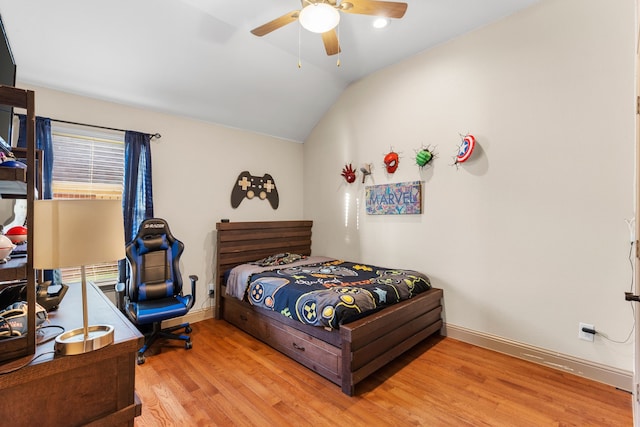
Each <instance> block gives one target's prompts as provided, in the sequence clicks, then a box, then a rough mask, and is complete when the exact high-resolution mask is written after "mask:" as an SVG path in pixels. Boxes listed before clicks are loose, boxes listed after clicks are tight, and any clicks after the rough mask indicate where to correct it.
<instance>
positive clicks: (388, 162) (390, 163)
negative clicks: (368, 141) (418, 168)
mask: <svg viewBox="0 0 640 427" xmlns="http://www.w3.org/2000/svg"><path fill="white" fill-rule="evenodd" d="M399 163H400V157H399V156H398V153H396V152H395V151H393V150H391V151H390V152H388V153H387V155H386V156H384V166H385V168H387V173H394V172H395V171H396V169H398V164H399Z"/></svg>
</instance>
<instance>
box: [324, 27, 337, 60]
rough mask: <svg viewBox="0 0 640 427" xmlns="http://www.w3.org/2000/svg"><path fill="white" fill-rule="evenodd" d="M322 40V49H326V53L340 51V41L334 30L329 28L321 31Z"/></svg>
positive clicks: (332, 53) (331, 53) (333, 53)
mask: <svg viewBox="0 0 640 427" xmlns="http://www.w3.org/2000/svg"><path fill="white" fill-rule="evenodd" d="M322 42H323V43H324V50H326V51H327V55H329V56H331V55H335V54H336V53H340V43H339V42H338V34H336V30H335V29H333V30H330V31H327V32H325V33H322Z"/></svg>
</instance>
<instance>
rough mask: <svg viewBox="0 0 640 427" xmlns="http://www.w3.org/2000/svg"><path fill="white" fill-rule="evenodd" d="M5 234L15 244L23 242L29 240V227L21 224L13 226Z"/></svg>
mask: <svg viewBox="0 0 640 427" xmlns="http://www.w3.org/2000/svg"><path fill="white" fill-rule="evenodd" d="M5 236H7V237H8V238H9V240H11V243H13V244H18V243H23V242H25V241H26V240H27V227H23V226H21V225H16V226H15V227H11V228H10V229H9V230H8V231H7V232H6V233H5Z"/></svg>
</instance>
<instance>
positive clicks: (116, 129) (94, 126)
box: [51, 119, 162, 139]
mask: <svg viewBox="0 0 640 427" xmlns="http://www.w3.org/2000/svg"><path fill="white" fill-rule="evenodd" d="M51 121H52V122H58V123H66V124H69V125H79V126H89V127H92V128H98V129H106V130H115V131H117V132H126V130H125V129H118V128H110V127H107V126H98V125H88V124H86V123H79V122H70V121H67V120H59V119H51ZM147 135H151V139H153V138H157V139H160V138H162V135H160V134H159V133H157V132H156V133H148V134H147Z"/></svg>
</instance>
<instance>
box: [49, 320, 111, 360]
mask: <svg viewBox="0 0 640 427" xmlns="http://www.w3.org/2000/svg"><path fill="white" fill-rule="evenodd" d="M87 331H88V336H87V337H86V338H85V336H84V328H78V329H73V330H71V331H68V332H65V333H63V334H60V335H58V336H57V337H56V343H55V344H54V346H53V348H54V350H55V352H56V354H58V355H61V356H69V355H72V354H83V353H88V352H90V351H93V350H98V349H100V348H102V347H106V346H108V345H109V344H111V343H113V326H111V325H92V326H89V327H88V328H87Z"/></svg>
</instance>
